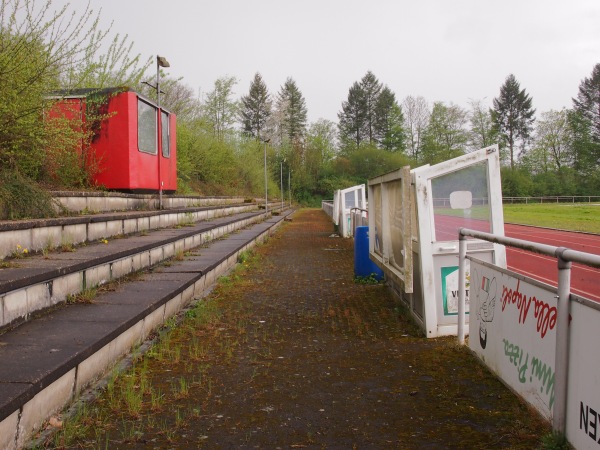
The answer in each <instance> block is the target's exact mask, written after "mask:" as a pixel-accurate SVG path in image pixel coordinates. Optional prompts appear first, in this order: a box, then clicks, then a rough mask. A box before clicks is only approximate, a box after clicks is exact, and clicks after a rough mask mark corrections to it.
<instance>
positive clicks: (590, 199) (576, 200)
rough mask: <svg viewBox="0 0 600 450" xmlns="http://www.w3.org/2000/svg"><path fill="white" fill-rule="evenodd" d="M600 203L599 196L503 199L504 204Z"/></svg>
mask: <svg viewBox="0 0 600 450" xmlns="http://www.w3.org/2000/svg"><path fill="white" fill-rule="evenodd" d="M592 202H600V196H599V195H557V196H544V197H502V203H504V204H506V203H511V204H512V203H525V204H529V203H592Z"/></svg>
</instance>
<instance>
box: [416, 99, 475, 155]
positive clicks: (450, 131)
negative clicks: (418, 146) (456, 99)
mask: <svg viewBox="0 0 600 450" xmlns="http://www.w3.org/2000/svg"><path fill="white" fill-rule="evenodd" d="M467 116H468V113H467V111H465V110H464V109H463V108H461V107H460V106H457V105H452V104H451V105H449V106H447V105H445V104H444V103H442V102H435V103H434V104H433V109H432V111H431V116H430V119H429V124H428V125H427V129H426V130H425V133H424V136H423V149H422V153H423V161H424V162H426V163H430V164H435V163H438V162H441V161H445V160H448V159H451V158H454V157H456V156H459V155H462V154H464V153H465V149H466V146H467V143H468V140H469V134H468V131H467V130H466V128H465V126H466V124H467V121H468V118H467Z"/></svg>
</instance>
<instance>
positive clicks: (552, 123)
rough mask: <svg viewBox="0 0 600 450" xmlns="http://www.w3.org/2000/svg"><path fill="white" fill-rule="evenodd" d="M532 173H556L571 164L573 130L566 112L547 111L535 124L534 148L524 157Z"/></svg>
mask: <svg viewBox="0 0 600 450" xmlns="http://www.w3.org/2000/svg"><path fill="white" fill-rule="evenodd" d="M522 159H523V164H524V165H527V167H528V168H529V170H530V173H534V174H535V173H538V172H556V171H559V170H561V168H562V167H565V166H566V167H568V166H569V165H570V163H571V129H570V127H569V122H568V114H567V111H566V110H564V109H563V110H561V111H553V110H551V111H546V112H543V113H542V114H541V117H540V119H539V120H538V121H537V122H536V124H535V133H534V139H533V146H532V148H531V150H530V151H529V152H528V153H527V154H526V155H525V156H523V158H522Z"/></svg>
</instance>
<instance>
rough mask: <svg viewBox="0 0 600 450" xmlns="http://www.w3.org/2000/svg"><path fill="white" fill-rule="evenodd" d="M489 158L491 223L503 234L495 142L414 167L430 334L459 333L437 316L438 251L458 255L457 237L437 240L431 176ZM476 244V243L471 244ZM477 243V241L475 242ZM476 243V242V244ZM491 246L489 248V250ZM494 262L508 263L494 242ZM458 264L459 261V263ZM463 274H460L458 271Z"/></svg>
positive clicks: (420, 248)
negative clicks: (436, 261)
mask: <svg viewBox="0 0 600 450" xmlns="http://www.w3.org/2000/svg"><path fill="white" fill-rule="evenodd" d="M481 162H487V180H488V196H489V209H490V215H491V217H490V225H491V230H492V232H493V233H494V234H499V235H504V214H503V212H502V188H501V182H500V158H499V151H498V146H497V145H494V146H491V147H487V148H484V149H481V150H479V151H476V152H473V153H469V154H466V155H463V156H460V157H458V158H455V159H452V160H450V161H445V162H442V163H440V164H436V165H434V166H423V167H419V168H416V169H413V170H412V171H411V174H412V181H413V184H414V189H415V201H416V207H417V224H418V233H419V237H418V251H419V254H420V274H421V279H420V280H418V281H416V282H420V283H421V286H422V290H421V291H422V292H423V296H424V301H425V308H424V317H423V326H424V328H425V332H426V335H427V337H436V336H440V335H448V334H456V333H457V332H458V330H457V322H458V320H457V321H456V322H455V323H450V324H440V317H438V310H437V302H439V301H441V300H440V299H439V298H437V295H436V292H437V291H438V289H437V286H436V282H435V280H436V276H435V270H434V259H435V258H436V256H437V255H442V254H444V255H456V257H457V259H458V250H459V249H458V242H457V241H445V242H443V241H436V240H435V230H434V228H433V227H434V224H433V217H434V208H433V199H432V194H431V193H432V186H431V180H432V179H434V178H437V177H440V176H443V175H446V174H450V173H452V172H456V171H459V170H463V169H465V168H467V167H470V166H472V165H475V164H478V163H481ZM472 245H473V244H472ZM475 245H477V244H475ZM475 245H473V246H475ZM489 250H490V249H486V251H489ZM491 250H492V251H493V260H494V263H495V264H496V265H498V266H500V267H506V251H505V249H504V247H503V246H501V245H498V244H493V246H492V248H491ZM457 265H458V264H457ZM459 276H460V275H459Z"/></svg>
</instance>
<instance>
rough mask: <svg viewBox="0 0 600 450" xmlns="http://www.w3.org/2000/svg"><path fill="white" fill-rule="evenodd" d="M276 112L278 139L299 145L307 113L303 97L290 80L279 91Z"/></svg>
mask: <svg viewBox="0 0 600 450" xmlns="http://www.w3.org/2000/svg"><path fill="white" fill-rule="evenodd" d="M277 110H278V112H279V114H278V116H279V120H280V122H279V124H278V128H279V135H280V138H281V139H282V140H287V141H288V142H289V143H290V144H292V145H297V144H299V143H301V142H302V140H303V139H304V136H305V134H306V123H307V114H308V111H307V109H306V101H305V100H304V96H303V95H302V92H300V89H299V88H298V85H297V84H296V82H295V81H294V80H293V79H292V78H288V79H287V80H286V81H285V83H284V84H283V86H282V87H281V89H280V91H279V94H278V96H277Z"/></svg>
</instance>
